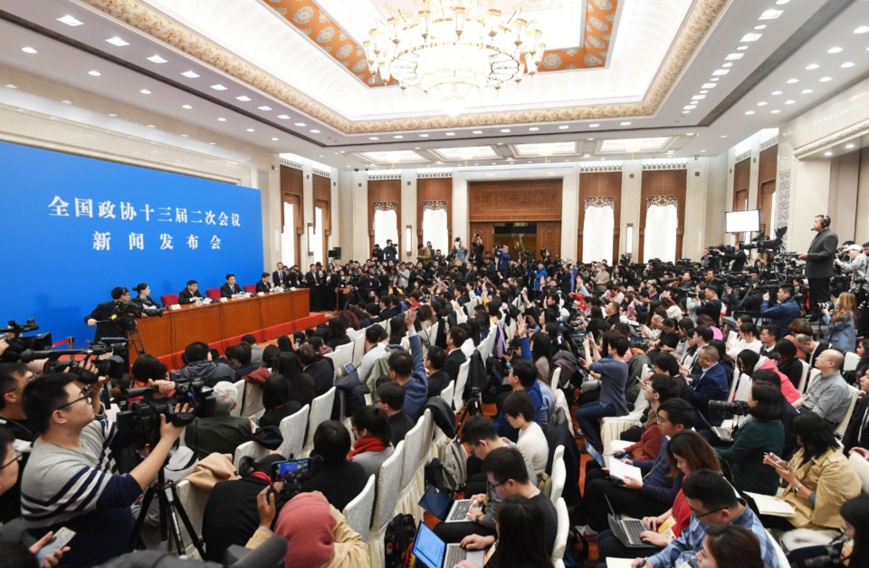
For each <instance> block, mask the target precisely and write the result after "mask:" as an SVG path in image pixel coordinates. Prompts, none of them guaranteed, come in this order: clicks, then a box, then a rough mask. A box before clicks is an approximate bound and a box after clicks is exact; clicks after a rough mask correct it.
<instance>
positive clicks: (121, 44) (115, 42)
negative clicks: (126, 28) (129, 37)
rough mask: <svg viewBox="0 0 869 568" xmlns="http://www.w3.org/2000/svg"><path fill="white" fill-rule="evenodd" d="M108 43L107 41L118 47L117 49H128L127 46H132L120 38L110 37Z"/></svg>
mask: <svg viewBox="0 0 869 568" xmlns="http://www.w3.org/2000/svg"><path fill="white" fill-rule="evenodd" d="M106 41H107V42H108V43H110V44H112V45H114V46H116V47H126V46H128V45H130V43H129V42H126V41H124V40H122V39H121V38H119V37H118V36H115V37H110V38H109V39H107V40H106Z"/></svg>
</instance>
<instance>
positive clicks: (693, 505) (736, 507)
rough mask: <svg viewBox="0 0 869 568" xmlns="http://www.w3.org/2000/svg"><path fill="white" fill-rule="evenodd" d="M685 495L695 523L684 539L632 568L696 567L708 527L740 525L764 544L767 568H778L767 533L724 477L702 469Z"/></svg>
mask: <svg viewBox="0 0 869 568" xmlns="http://www.w3.org/2000/svg"><path fill="white" fill-rule="evenodd" d="M682 491H683V492H684V493H685V499H686V501H687V502H688V507H689V508H690V509H691V522H690V524H689V525H688V528H687V529H685V530H684V531H682V535H681V536H680V537H679V538H677V539H676V540H674V541H672V542H670V544H668V545H667V547H666V548H664V550H662V551H661V552H659V553H657V554H655V555H654V556H649V557H648V558H637V559H636V560H634V561H633V563H632V564H631V567H632V568H665V567H666V568H669V567H670V566H683V565H684V566H696V564H697V560H696V556H697V552H699V551H700V550H701V549H702V548H703V538H704V537H705V536H706V528H707V527H715V526H721V525H730V524H732V525H736V526H740V527H743V528H746V529H748V530H750V531H751V532H753V533H754V535H755V536H756V537H757V539H758V540H759V541H760V552H761V556H762V557H763V565H764V566H778V559H777V558H776V552H775V547H774V546H773V544H772V542H771V541H770V539H769V535H768V534H767V532H766V529H764V528H763V525H762V524H761V522H760V519H758V518H757V515H755V514H754V512H753V511H752V510H751V509H749V508H748V507H747V506H746V504H745V502H744V501H742V500H741V499H739V498H738V497H737V495H736V490H735V489H734V488H733V486H731V485H730V483H728V482H727V480H726V479H724V477H723V476H722V475H720V474H718V473H715V472H714V471H711V470H708V469H701V470H699V471H696V472H694V473H692V474H691V475H690V476H688V477H687V478H685V481H684V482H683V483H682Z"/></svg>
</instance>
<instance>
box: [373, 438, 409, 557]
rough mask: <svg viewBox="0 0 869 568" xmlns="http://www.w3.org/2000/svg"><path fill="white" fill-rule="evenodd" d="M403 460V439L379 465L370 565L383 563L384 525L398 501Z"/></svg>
mask: <svg viewBox="0 0 869 568" xmlns="http://www.w3.org/2000/svg"><path fill="white" fill-rule="evenodd" d="M402 460H404V440H402V441H401V442H399V443H398V446H396V448H395V451H394V452H392V455H391V456H389V458H387V460H386V461H385V462H383V465H381V466H380V474H379V475H378V476H377V496H376V497H375V499H374V515H373V518H372V520H371V530H370V531H369V532H368V556H369V558H370V560H371V565H372V566H383V565H384V564H385V550H384V545H383V536H384V534H385V533H386V525H388V524H389V521H391V520H392V517H394V516H395V506H396V504H397V503H398V490H399V489H400V486H401V465H402Z"/></svg>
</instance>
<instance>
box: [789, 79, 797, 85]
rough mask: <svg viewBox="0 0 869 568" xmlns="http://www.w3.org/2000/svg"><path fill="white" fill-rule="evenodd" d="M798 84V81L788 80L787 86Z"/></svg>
mask: <svg viewBox="0 0 869 568" xmlns="http://www.w3.org/2000/svg"><path fill="white" fill-rule="evenodd" d="M799 82H800V80H799V79H788V85H793V84H795V83H799Z"/></svg>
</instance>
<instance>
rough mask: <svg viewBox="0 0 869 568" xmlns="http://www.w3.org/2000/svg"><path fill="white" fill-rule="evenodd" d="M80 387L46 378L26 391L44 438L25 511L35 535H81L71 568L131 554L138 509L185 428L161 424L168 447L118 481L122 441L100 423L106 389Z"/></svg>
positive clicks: (24, 486) (27, 482)
mask: <svg viewBox="0 0 869 568" xmlns="http://www.w3.org/2000/svg"><path fill="white" fill-rule="evenodd" d="M77 379H78V377H77V375H75V374H72V373H59V374H51V375H45V376H43V377H39V378H38V379H35V380H34V381H33V382H31V383H30V384H28V385H27V387H26V388H25V389H24V409H25V411H26V412H27V416H28V417H29V419H30V420H32V421H33V424H34V426H35V427H36V429H37V432H38V433H39V438H37V440H36V441H35V442H34V443H33V450H32V452H31V454H30V459H29V460H28V463H27V475H26V476H25V477H24V479H23V480H22V483H21V509H22V515H23V518H24V522H25V523H26V525H27V526H28V527H29V528H30V529H31V531H32V532H34V533H37V534H41V533H43V532H44V531H45V530H57V529H59V528H61V527H64V526H65V527H68V528H69V529H71V530H73V531H75V532H76V536H75V546H74V547H73V550H72V551H70V553H69V554H67V555H65V557H64V566H96V565H98V564H101V563H102V562H104V561H106V560H109V559H110V558H114V557H115V556H118V555H121V554H123V553H125V552H127V550H128V547H129V543H130V538H131V536H132V533H133V514H132V511H131V509H130V503H132V502H133V501H135V500H136V499H137V498H138V497H139V496H140V495H141V494H142V490H143V489H144V488H145V487H147V486H148V484H150V483H151V481H153V479H154V478H155V477H156V475H157V472H158V471H159V470H160V468H161V467H162V466H163V463H164V462H165V461H166V457H167V456H168V455H169V450H170V449H171V448H172V445H173V444H174V443H175V440H177V439H178V437H179V436H180V435H181V431H182V428H181V427H178V426H174V425H173V424H172V423H167V422H166V417H165V416H161V417H160V441H159V442H158V443H157V444H155V445H154V447H153V448H152V449H151V453H150V455H149V456H148V457H147V458H146V459H145V460H144V461H143V462H142V463H141V464H139V465H138V466H136V467H135V468H134V469H133V471H131V472H130V473H129V474H127V475H115V474H113V473H112V472H113V471H115V469H116V466H115V462H114V457H113V453H112V449H113V448H116V447H120V446H121V440H120V439H116V434H117V432H116V429H115V425H114V423H111V422H107V421H105V420H95V419H94V418H95V413H96V411H97V409H99V407H100V399H99V392H100V383H101V382H102V381H100V382H97V383H95V384H93V385H91V386H90V387H87V386H83V383H81V382H79V381H78V380H77ZM176 410H178V409H177V408H176ZM182 410H183V411H185V412H186V411H187V409H186V408H184V409H182Z"/></svg>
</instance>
